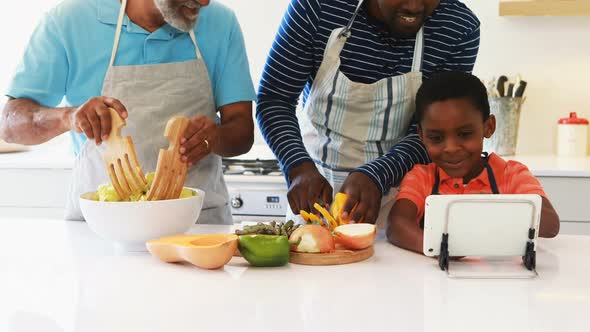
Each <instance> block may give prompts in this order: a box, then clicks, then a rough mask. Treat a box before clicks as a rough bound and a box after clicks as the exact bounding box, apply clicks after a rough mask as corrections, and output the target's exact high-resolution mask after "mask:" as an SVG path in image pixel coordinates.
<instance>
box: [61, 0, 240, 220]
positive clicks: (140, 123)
mask: <svg viewBox="0 0 590 332" xmlns="http://www.w3.org/2000/svg"><path fill="white" fill-rule="evenodd" d="M126 5H127V0H123V1H122V4H121V10H120V12H119V20H118V22H117V30H116V34H115V42H114V45H113V50H112V54H111V61H110V64H109V68H108V71H107V73H106V76H105V79H104V82H103V87H102V95H103V96H108V97H113V98H117V99H119V100H120V101H121V102H122V103H123V105H125V107H126V108H127V111H128V114H129V116H128V118H127V126H126V127H123V133H124V134H125V135H128V136H131V137H132V139H133V143H134V145H135V150H136V153H137V158H138V161H139V164H140V165H141V167H142V169H143V171H144V172H145V173H148V172H153V171H155V170H156V164H157V159H158V152H159V150H160V148H166V147H168V140H167V139H166V138H165V137H164V136H163V135H164V128H165V126H166V123H167V122H168V120H169V119H170V118H171V117H173V116H175V115H181V116H186V117H189V118H192V117H194V116H195V115H198V114H203V115H205V116H207V117H208V118H209V119H211V120H213V121H214V122H217V121H218V117H217V112H216V108H215V102H214V100H213V92H212V89H211V82H210V80H209V74H208V72H207V67H206V66H205V62H204V61H203V58H202V57H201V53H200V51H199V48H198V46H197V42H196V39H195V35H194V32H193V31H192V30H191V31H190V33H189V35H190V38H191V40H192V42H193V44H194V46H195V53H196V59H195V60H191V61H185V62H176V63H164V64H153V65H136V66H113V64H114V61H115V56H116V53H117V47H118V45H119V38H120V36H121V27H122V23H123V18H124V16H125V8H126ZM102 148H104V147H97V146H96V144H95V142H94V141H93V140H87V141H86V142H85V143H84V145H83V146H82V149H81V150H80V153H79V155H78V157H77V158H76V162H75V166H74V172H73V181H72V187H71V188H70V196H69V199H68V202H67V206H66V219H69V220H83V217H82V213H81V211H80V206H79V201H78V197H79V196H80V194H82V193H85V192H89V191H96V189H97V188H98V186H99V185H100V184H103V183H110V179H109V177H108V174H107V171H106V168H105V166H104V163H103V161H102V159H101V156H100V153H99V149H102ZM185 186H187V187H193V188H199V189H202V190H204V191H205V201H204V203H203V210H202V211H201V214H200V217H199V220H198V222H199V223H211V224H231V223H232V216H231V210H230V209H229V205H228V192H227V187H226V185H225V181H224V179H223V173H222V169H221V157H219V156H218V155H214V154H210V155H208V156H207V157H205V158H204V159H202V160H201V161H199V162H198V163H197V164H196V165H193V167H191V168H190V169H189V171H188V174H187V178H186V183H185Z"/></svg>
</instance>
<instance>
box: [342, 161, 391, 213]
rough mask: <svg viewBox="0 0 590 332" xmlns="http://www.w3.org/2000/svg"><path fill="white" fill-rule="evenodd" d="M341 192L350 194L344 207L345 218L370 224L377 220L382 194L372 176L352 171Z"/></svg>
mask: <svg viewBox="0 0 590 332" xmlns="http://www.w3.org/2000/svg"><path fill="white" fill-rule="evenodd" d="M340 192H342V193H345V194H346V195H348V198H347V199H346V203H344V208H343V209H342V215H341V218H342V219H343V220H351V221H352V222H365V223H370V224H374V223H375V222H376V221H377V217H378V216H379V210H380V208H381V196H382V195H381V191H380V190H379V188H378V187H377V185H376V184H375V182H373V180H371V178H369V177H368V176H366V175H365V174H363V173H360V172H354V173H350V174H349V175H348V176H347V177H346V180H344V183H343V184H342V188H340Z"/></svg>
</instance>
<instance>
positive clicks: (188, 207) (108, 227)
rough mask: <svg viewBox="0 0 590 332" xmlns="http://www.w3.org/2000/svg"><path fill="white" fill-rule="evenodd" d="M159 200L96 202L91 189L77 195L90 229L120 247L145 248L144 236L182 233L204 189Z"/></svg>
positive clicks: (195, 216) (195, 212)
mask: <svg viewBox="0 0 590 332" xmlns="http://www.w3.org/2000/svg"><path fill="white" fill-rule="evenodd" d="M188 189H191V190H193V191H195V192H196V193H197V194H196V195H195V196H191V197H186V198H180V199H169V200H162V201H141V202H100V201H94V200H92V199H90V197H91V196H92V195H94V193H93V192H89V193H85V194H82V195H80V209H81V210H82V215H83V216H84V219H86V222H87V223H88V226H89V227H90V229H92V230H93V231H94V232H95V233H96V234H98V235H99V236H100V237H102V238H104V239H106V240H109V241H112V242H113V243H114V244H115V245H116V247H118V249H122V250H124V251H147V249H146V246H145V243H146V241H148V240H151V239H156V238H160V237H164V236H169V235H175V234H182V233H184V232H186V231H187V230H189V228H191V226H193V225H194V224H195V223H196V221H197V219H198V218H199V215H200V214H201V208H202V207H203V199H204V198H205V192H204V191H202V190H200V189H193V188H188Z"/></svg>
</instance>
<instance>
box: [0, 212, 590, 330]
mask: <svg viewBox="0 0 590 332" xmlns="http://www.w3.org/2000/svg"><path fill="white" fill-rule="evenodd" d="M229 231H231V230H230V228H229V227H227V226H226V227H224V226H210V225H199V226H195V227H194V228H193V229H192V230H191V232H192V233H215V232H229ZM540 247H541V249H540V250H539V256H538V263H537V265H538V272H539V274H540V276H539V277H538V278H536V279H530V280H455V279H449V278H447V276H446V274H445V273H443V272H442V271H440V270H439V269H438V267H437V265H436V261H435V260H434V259H431V258H427V257H423V256H420V255H418V254H413V253H410V252H407V251H404V250H401V249H398V248H396V247H394V246H392V245H390V244H388V243H387V242H385V240H384V238H383V236H382V235H381V236H379V237H378V239H377V243H376V253H375V256H374V257H372V258H370V259H369V260H367V261H365V262H361V263H356V264H350V265H341V266H326V267H312V266H300V265H294V264H289V265H287V266H285V267H280V268H252V267H249V266H248V265H247V264H246V263H245V261H243V259H242V258H233V259H232V261H230V263H229V264H228V265H226V266H225V267H224V268H223V269H220V270H214V271H208V270H202V269H199V268H197V267H194V266H192V265H180V264H167V263H162V262H160V261H158V260H156V259H155V258H153V257H151V256H150V255H149V254H147V253H146V254H120V253H119V254H117V253H115V252H114V250H113V248H112V247H111V245H110V244H109V243H107V242H105V241H103V240H101V239H99V238H97V237H96V236H95V235H94V233H92V232H91V231H90V230H89V228H88V227H87V226H86V224H85V223H81V222H64V221H61V220H39V219H0V261H1V262H2V265H0V294H1V296H0V331H3V332H29V331H31V332H38V331H43V332H57V331H64V332H65V331H67V332H69V331H84V332H86V331H109V332H118V331H125V332H129V331H142V332H147V331H175V330H180V329H182V330H185V331H204V332H205V331H206V332H209V331H239V332H245V331H269V332H270V331H273V332H274V331H280V332H286V331H297V332H303V331H322V332H325V331H386V330H393V331H404V332H411V331H437V332H438V331H443V332H444V331H453V332H460V331H469V332H472V331H478V332H480V331H494V332H496V331H515V332H522V331H535V332H543V331H551V332H554V331H586V330H588V323H587V322H588V320H587V314H588V310H589V309H590V259H588V257H587V253H588V252H590V237H583V236H559V237H558V238H556V239H554V240H540Z"/></svg>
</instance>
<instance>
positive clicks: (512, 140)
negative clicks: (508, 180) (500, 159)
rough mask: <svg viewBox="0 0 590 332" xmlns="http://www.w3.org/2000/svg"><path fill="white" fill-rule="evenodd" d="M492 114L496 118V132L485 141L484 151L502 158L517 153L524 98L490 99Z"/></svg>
mask: <svg viewBox="0 0 590 332" xmlns="http://www.w3.org/2000/svg"><path fill="white" fill-rule="evenodd" d="M488 101H489V104H490V114H493V115H494V116H495V117H496V132H495V133H494V134H493V135H492V136H491V137H490V138H486V139H485V140H484V142H483V143H484V145H483V146H484V151H487V152H490V153H491V152H495V153H496V154H498V155H500V156H512V155H514V154H515V153H516V144H517V142H518V128H519V124H520V113H521V109H522V104H523V103H524V99H523V98H512V97H508V98H506V97H502V98H496V97H488Z"/></svg>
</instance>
